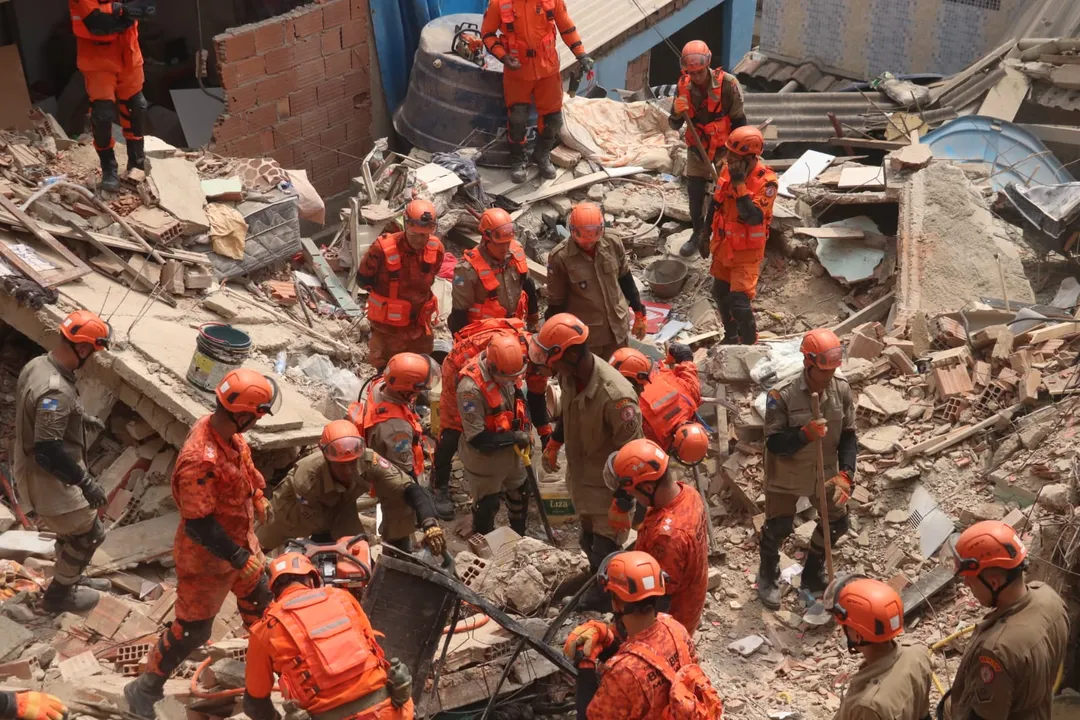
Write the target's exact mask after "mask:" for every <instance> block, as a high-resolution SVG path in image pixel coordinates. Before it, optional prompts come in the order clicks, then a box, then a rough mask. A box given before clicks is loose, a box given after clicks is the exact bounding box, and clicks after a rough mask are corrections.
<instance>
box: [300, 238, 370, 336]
mask: <svg viewBox="0 0 1080 720" xmlns="http://www.w3.org/2000/svg"><path fill="white" fill-rule="evenodd" d="M300 245H301V246H302V247H303V249H304V257H306V258H307V260H308V262H309V263H311V266H312V267H313V268H314V269H315V274H316V275H318V276H319V279H320V280H322V283H323V286H324V287H325V288H326V290H327V291H328V292H329V293H330V294H331V295H332V296H333V297H334V301H335V302H336V303H337V304H338V306H339V307H340V308H341V309H342V310H344V311H345V314H346V315H348V316H349V317H359V316H360V315H361V314H362V312H361V310H360V306H359V305H357V304H356V303H355V302H354V301H353V299H352V295H350V294H349V291H348V290H346V289H345V287H344V286H343V285H342V284H341V281H340V280H338V277H337V275H336V274H334V271H333V270H332V269H330V264H329V263H327V262H326V258H324V257H323V256H322V253H321V252H319V248H318V247H316V246H315V243H313V242H312V241H311V238H301V239H300Z"/></svg>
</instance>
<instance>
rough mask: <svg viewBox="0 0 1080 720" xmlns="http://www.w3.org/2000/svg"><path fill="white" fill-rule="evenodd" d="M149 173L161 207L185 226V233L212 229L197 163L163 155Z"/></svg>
mask: <svg viewBox="0 0 1080 720" xmlns="http://www.w3.org/2000/svg"><path fill="white" fill-rule="evenodd" d="M150 176H151V177H152V178H153V179H154V183H155V184H156V185H157V187H158V193H160V195H161V207H163V208H164V209H165V210H167V211H169V212H170V213H172V214H173V215H174V216H176V218H177V219H179V220H180V222H181V223H183V225H184V234H186V235H194V234H197V233H204V232H207V231H208V230H209V229H210V220H209V218H207V216H206V211H205V210H204V207H205V206H206V196H205V195H204V194H203V189H202V181H201V180H200V179H199V172H198V171H197V170H196V169H195V166H194V165H193V164H192V163H190V162H188V161H187V160H186V159H184V158H163V159H160V160H157V161H156V162H154V163H153V164H152V166H151V168H150Z"/></svg>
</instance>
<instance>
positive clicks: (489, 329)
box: [431, 318, 551, 520]
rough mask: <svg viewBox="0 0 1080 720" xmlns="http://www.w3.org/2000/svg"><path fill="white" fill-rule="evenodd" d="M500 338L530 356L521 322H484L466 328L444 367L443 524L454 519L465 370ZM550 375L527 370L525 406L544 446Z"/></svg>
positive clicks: (438, 497)
mask: <svg viewBox="0 0 1080 720" xmlns="http://www.w3.org/2000/svg"><path fill="white" fill-rule="evenodd" d="M499 335H508V336H510V337H513V338H515V339H516V340H517V341H518V342H519V343H520V344H521V348H522V351H523V352H528V347H529V333H528V332H527V331H526V329H525V322H524V321H523V320H518V319H517V318H503V319H490V320H481V321H480V322H475V323H470V324H468V325H466V326H465V328H463V329H462V330H461V331H460V332H458V334H457V335H456V336H455V338H454V347H453V349H452V350H451V351H450V353H449V354H448V355H447V356H446V359H445V360H443V363H442V397H441V399H440V401H439V428H440V434H439V444H438V446H437V447H436V448H435V462H434V465H435V467H434V471H433V473H432V483H431V484H432V488H433V490H434V493H433V494H434V496H435V509H436V511H437V512H438V513H439V518H440V519H442V520H453V519H454V503H453V501H452V500H451V499H450V474H451V471H452V470H453V466H454V456H455V455H456V454H457V451H458V443H459V442H460V440H461V430H462V425H461V415H460V413H459V412H458V404H457V386H458V382H459V380H460V379H461V369H462V368H463V367H465V365H466V364H467V363H468V362H469V361H470V360H472V359H473V358H475V357H476V356H478V355H479V354H480V353H481V352H483V351H484V349H485V348H487V346H488V343H490V342H491V340H492V339H493V338H495V337H497V336H499ZM547 383H548V380H547V375H546V374H545V373H544V372H541V368H538V367H537V366H536V365H535V364H533V363H532V362H530V363H528V364H527V366H526V369H525V403H526V405H527V406H528V408H529V419H530V421H531V422H532V423H533V425H534V426H535V427H536V432H537V434H539V435H540V443H541V445H542V446H544V445H547V441H548V438H550V437H551V425H550V422H549V419H548V410H547V399H546V393H547Z"/></svg>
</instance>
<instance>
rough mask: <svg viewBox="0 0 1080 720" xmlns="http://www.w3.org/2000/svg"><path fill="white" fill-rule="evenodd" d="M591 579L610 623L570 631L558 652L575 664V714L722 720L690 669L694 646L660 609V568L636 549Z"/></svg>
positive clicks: (663, 601)
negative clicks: (606, 599)
mask: <svg viewBox="0 0 1080 720" xmlns="http://www.w3.org/2000/svg"><path fill="white" fill-rule="evenodd" d="M597 581H598V582H599V584H600V586H601V588H602V589H603V590H604V591H605V592H606V593H608V594H609V595H610V596H611V606H612V608H613V609H614V611H615V622H614V623H613V624H612V625H608V624H606V623H603V622H601V621H599V620H590V621H588V622H586V623H584V624H582V625H578V626H577V627H576V628H574V629H573V630H572V631H571V632H570V636H569V637H568V638H567V639H566V643H565V644H564V645H563V654H564V655H565V656H566V657H567V659H569V660H570V661H571V662H574V663H575V664H577V666H578V677H577V698H576V700H577V716H578V717H579V718H588V720H652V719H653V718H664V717H680V718H693V719H694V720H715V719H717V718H720V717H722V716H723V711H724V706H723V702H722V701H721V700H720V696H719V695H718V694H717V692H716V690H715V689H714V688H713V687H712V683H710V682H709V678H708V676H707V675H705V673H704V671H703V670H702V669H701V667H700V666H699V665H698V656H697V650H696V649H695V648H694V641H693V640H692V639H691V637H690V635H689V634H688V633H687V632H686V628H685V627H683V625H682V623H680V622H678V621H677V620H675V619H674V618H673V617H672V616H670V615H668V614H666V613H665V612H664V611H663V610H664V608H665V606H666V605H667V598H666V597H665V592H666V590H667V582H668V579H667V574H666V573H665V572H664V571H663V570H662V569H661V568H660V563H658V562H657V561H656V559H655V558H653V557H652V556H651V555H649V553H646V552H643V551H641V550H634V551H630V552H619V553H613V554H612V555H611V556H609V557H608V558H606V559H605V560H604V563H603V565H602V566H601V568H600V570H599V572H598V574H597ZM598 664H599V668H598V669H597V670H594V668H597V665H598ZM597 674H599V678H600V682H599V687H597V684H596V677H597Z"/></svg>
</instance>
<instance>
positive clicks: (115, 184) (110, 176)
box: [97, 148, 120, 192]
mask: <svg viewBox="0 0 1080 720" xmlns="http://www.w3.org/2000/svg"><path fill="white" fill-rule="evenodd" d="M97 154H98V159H99V160H100V161H101V189H102V190H105V191H106V192H116V191H118V190H119V189H120V176H119V175H118V174H117V173H118V171H119V168H118V167H117V165H116V153H115V152H113V150H112V148H109V149H108V150H98V151H97Z"/></svg>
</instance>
